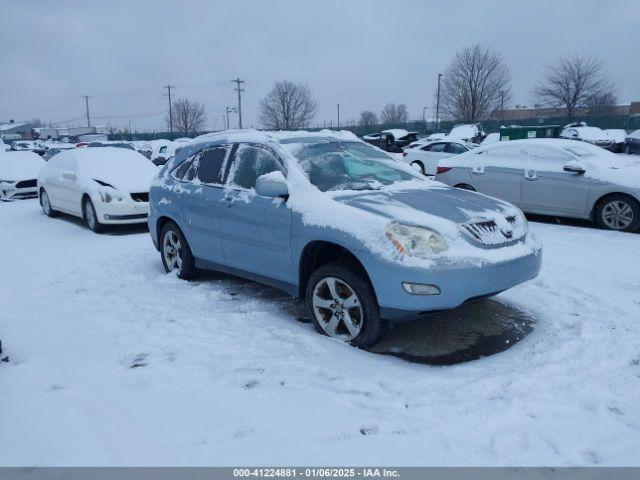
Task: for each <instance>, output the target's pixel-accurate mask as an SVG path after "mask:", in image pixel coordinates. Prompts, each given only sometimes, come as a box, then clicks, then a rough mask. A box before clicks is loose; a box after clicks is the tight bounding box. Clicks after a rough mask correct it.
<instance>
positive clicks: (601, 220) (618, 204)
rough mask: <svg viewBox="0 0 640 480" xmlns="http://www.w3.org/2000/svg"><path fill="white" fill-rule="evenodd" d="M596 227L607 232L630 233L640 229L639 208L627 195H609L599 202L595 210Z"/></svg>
mask: <svg viewBox="0 0 640 480" xmlns="http://www.w3.org/2000/svg"><path fill="white" fill-rule="evenodd" d="M594 216H595V220H596V223H597V224H598V226H600V227H601V228H606V229H608V230H620V231H623V232H632V231H635V230H637V229H638V227H640V206H639V205H638V202H637V201H635V200H634V199H633V198H631V197H629V196H627V195H621V194H616V195H610V196H608V197H606V198H605V199H604V200H602V201H600V202H599V203H598V205H597V206H596V209H595V215H594Z"/></svg>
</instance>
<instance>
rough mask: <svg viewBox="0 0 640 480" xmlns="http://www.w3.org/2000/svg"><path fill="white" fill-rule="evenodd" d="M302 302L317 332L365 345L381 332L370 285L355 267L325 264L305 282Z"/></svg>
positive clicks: (382, 323) (383, 321)
mask: <svg viewBox="0 0 640 480" xmlns="http://www.w3.org/2000/svg"><path fill="white" fill-rule="evenodd" d="M306 303H307V308H308V309H309V314H310V315H311V319H312V321H313V324H314V326H315V327H316V330H318V332H320V333H322V334H323V335H327V336H330V337H334V338H340V339H341V340H344V341H346V342H349V343H350V344H351V345H353V346H354V347H359V348H367V347H370V346H372V345H374V344H375V343H376V342H378V341H379V340H380V338H381V337H382V335H384V333H385V331H386V327H387V322H386V321H385V320H383V319H382V318H381V317H380V307H379V306H378V302H377V300H376V297H375V294H374V291H373V288H372V287H371V285H370V284H369V282H368V281H367V279H366V278H364V275H363V274H362V273H360V272H359V271H358V269H357V268H353V267H350V266H348V265H347V266H344V265H343V264H338V263H329V264H327V265H323V266H321V267H320V268H318V269H317V270H316V271H315V272H313V274H311V277H310V278H309V282H308V283H307V288H306Z"/></svg>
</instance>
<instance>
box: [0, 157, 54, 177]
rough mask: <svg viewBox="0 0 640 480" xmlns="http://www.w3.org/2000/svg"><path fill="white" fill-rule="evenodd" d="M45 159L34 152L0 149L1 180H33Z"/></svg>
mask: <svg viewBox="0 0 640 480" xmlns="http://www.w3.org/2000/svg"><path fill="white" fill-rule="evenodd" d="M45 163H46V162H45V161H44V160H43V159H42V157H41V156H40V155H37V154H35V153H33V152H24V151H22V152H4V151H1V150H0V180H12V181H20V180H31V179H34V178H37V177H38V172H39V171H40V168H42V166H43V165H45Z"/></svg>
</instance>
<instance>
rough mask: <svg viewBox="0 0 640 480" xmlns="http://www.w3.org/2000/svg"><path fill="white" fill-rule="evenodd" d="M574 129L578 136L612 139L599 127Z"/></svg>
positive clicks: (595, 139)
mask: <svg viewBox="0 0 640 480" xmlns="http://www.w3.org/2000/svg"><path fill="white" fill-rule="evenodd" d="M572 130H576V131H577V132H578V138H581V139H583V140H591V141H596V142H597V141H607V140H611V137H610V136H609V134H608V133H607V132H606V131H605V130H602V129H601V128H598V127H573V128H572Z"/></svg>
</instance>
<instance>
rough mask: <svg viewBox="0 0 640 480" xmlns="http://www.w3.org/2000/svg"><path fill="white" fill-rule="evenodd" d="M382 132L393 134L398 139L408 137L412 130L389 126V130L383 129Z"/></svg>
mask: <svg viewBox="0 0 640 480" xmlns="http://www.w3.org/2000/svg"><path fill="white" fill-rule="evenodd" d="M382 133H390V134H391V135H393V138H395V139H396V140H398V139H400V138H404V137H406V136H407V135H409V133H410V132H409V131H408V130H404V129H403V128H389V129H388V130H382Z"/></svg>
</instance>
